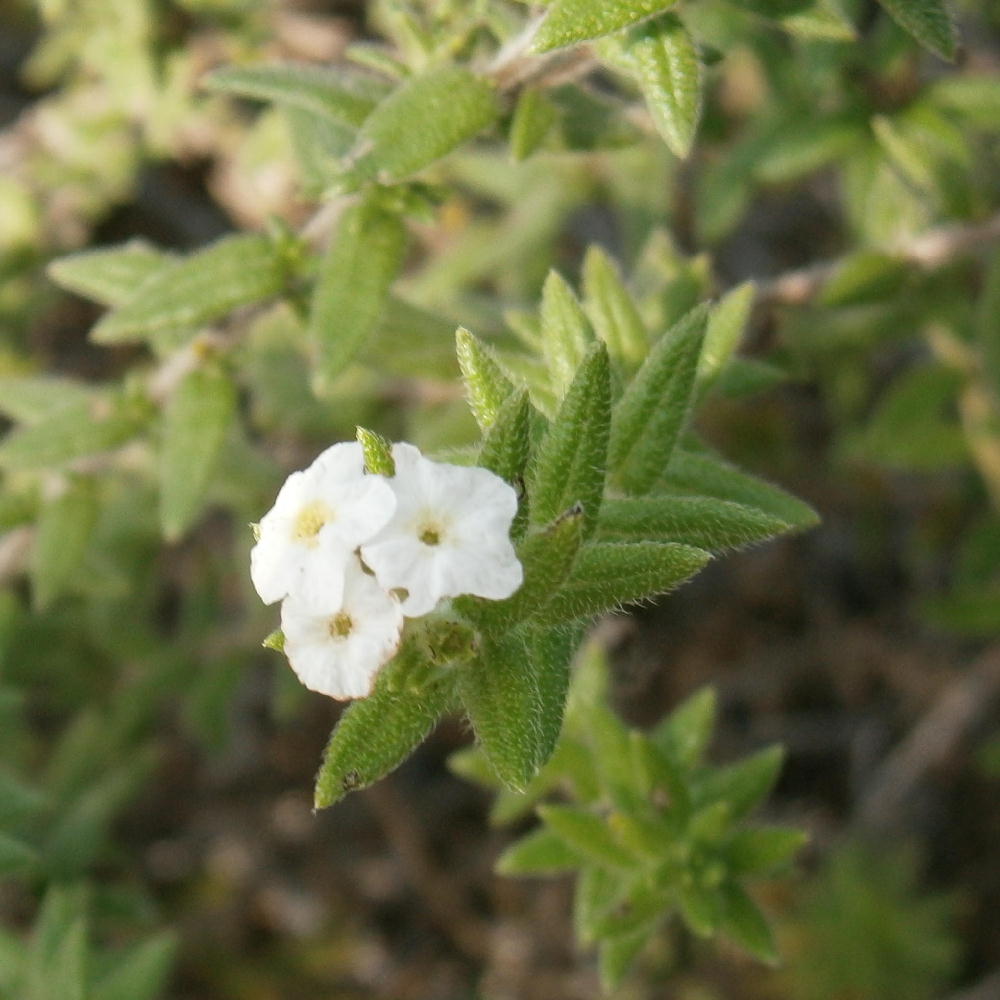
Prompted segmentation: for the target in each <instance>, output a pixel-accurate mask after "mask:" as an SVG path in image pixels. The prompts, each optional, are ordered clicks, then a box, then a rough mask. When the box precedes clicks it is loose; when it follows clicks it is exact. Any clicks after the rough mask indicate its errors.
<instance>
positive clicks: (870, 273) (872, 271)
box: [818, 250, 911, 307]
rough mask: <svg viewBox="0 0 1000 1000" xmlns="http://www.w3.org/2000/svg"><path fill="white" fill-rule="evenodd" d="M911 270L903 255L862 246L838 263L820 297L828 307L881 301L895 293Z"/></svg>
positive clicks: (821, 303) (821, 301) (821, 302)
mask: <svg viewBox="0 0 1000 1000" xmlns="http://www.w3.org/2000/svg"><path fill="white" fill-rule="evenodd" d="M910 273H911V268H910V265H909V264H908V263H907V262H906V261H904V260H902V259H900V258H899V257H896V256H893V255H891V254H885V253H879V252H877V251H874V250H860V251H858V252H857V253H853V254H851V255H849V256H848V257H847V258H846V259H845V260H843V261H842V263H841V264H839V265H838V267H837V269H836V270H835V271H834V273H833V275H832V276H831V277H830V279H829V280H828V281H827V282H826V284H825V285H824V286H823V288H822V290H821V292H820V295H819V300H818V301H819V304H820V305H822V306H827V307H840V306H847V305H859V304H862V303H867V302H878V301H880V300H883V299H887V298H889V297H890V296H892V295H895V294H896V293H897V292H898V291H899V289H900V288H901V287H902V286H903V284H904V283H905V282H906V279H907V278H908V277H909V275H910Z"/></svg>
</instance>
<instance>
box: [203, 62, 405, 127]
mask: <svg viewBox="0 0 1000 1000" xmlns="http://www.w3.org/2000/svg"><path fill="white" fill-rule="evenodd" d="M204 85H205V86H206V87H208V89H209V90H219V91H224V92H226V93H229V94H236V95H237V96H239V97H250V98H253V99H254V100H258V101H270V102H273V103H275V104H284V105H288V106H290V107H295V108H301V109H303V110H305V111H312V112H314V113H317V114H322V115H326V116H329V117H331V118H334V119H337V120H338V121H342V122H344V123H345V124H347V125H354V126H357V125H360V124H361V123H362V122H363V121H364V120H365V118H367V117H368V115H369V114H370V113H371V111H372V109H373V108H374V107H375V105H376V104H377V103H378V102H379V101H380V100H381V99H382V98H383V97H384V96H385V95H386V93H387V91H388V89H389V88H388V85H387V84H386V83H384V82H383V81H382V80H381V79H380V78H379V77H377V76H375V75H374V74H372V73H366V72H363V71H361V70H357V69H354V68H352V67H350V66H337V67H326V66H317V65H315V64H313V63H268V64H262V65H259V66H225V67H223V68H222V69H218V70H216V71H215V72H214V73H211V74H210V75H209V76H208V77H207V78H206V79H205V80H204Z"/></svg>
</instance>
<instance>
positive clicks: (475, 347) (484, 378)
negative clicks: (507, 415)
mask: <svg viewBox="0 0 1000 1000" xmlns="http://www.w3.org/2000/svg"><path fill="white" fill-rule="evenodd" d="M455 349H456V353H457V355H458V364H459V367H460V368H461V369H462V380H463V381H464V382H465V391H466V394H467V397H468V401H469V409H471V410H472V415H473V416H474V417H475V418H476V423H478V424H479V427H480V430H483V431H486V430H489V428H490V427H491V426H492V425H493V422H494V421H495V420H496V418H497V414H498V413H499V411H500V407H501V406H502V405H503V403H504V401H505V400H506V399H507V397H508V396H509V395H510V394H511V393H512V392H513V391H514V383H513V382H511V380H510V379H509V378H507V376H506V375H505V374H504V373H503V369H502V368H501V366H500V364H499V362H498V361H497V360H496V356H495V355H494V353H493V352H492V351H491V350H490V348H489V347H487V346H486V344H484V343H483V342H482V341H481V340H479V338H478V337H475V336H474V335H473V334H471V333H469V331H468V330H466V329H465V327H463V326H460V327H459V328H458V330H457V331H456V332H455Z"/></svg>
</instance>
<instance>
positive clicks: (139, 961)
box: [90, 931, 177, 1000]
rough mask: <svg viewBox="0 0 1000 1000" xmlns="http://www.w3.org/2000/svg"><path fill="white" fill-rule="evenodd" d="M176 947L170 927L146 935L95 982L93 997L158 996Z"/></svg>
mask: <svg viewBox="0 0 1000 1000" xmlns="http://www.w3.org/2000/svg"><path fill="white" fill-rule="evenodd" d="M176 951H177V937H176V935H174V934H173V933H171V932H169V931H165V932H163V933H160V934H157V935H155V936H154V937H151V938H147V939H146V940H145V941H142V942H140V943H139V944H138V945H136V946H135V947H133V948H130V949H129V950H128V951H127V952H126V953H125V955H124V956H123V957H121V958H118V959H116V961H115V964H114V966H113V967H112V968H111V970H110V971H109V972H107V973H105V974H104V975H103V976H102V977H101V978H100V979H99V980H98V981H97V984H96V985H95V986H94V988H93V991H92V993H91V997H90V1000H156V998H157V997H158V996H160V993H161V991H162V990H163V988H164V986H165V985H166V981H167V977H168V976H169V975H170V969H171V966H172V965H173V962H174V954H175V952H176Z"/></svg>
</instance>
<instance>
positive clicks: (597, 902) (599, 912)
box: [573, 864, 628, 944]
mask: <svg viewBox="0 0 1000 1000" xmlns="http://www.w3.org/2000/svg"><path fill="white" fill-rule="evenodd" d="M627 889H628V886H627V883H626V882H625V881H624V880H623V879H622V877H621V874H620V872H618V871H616V870H614V869H608V868H605V867H603V866H601V865H597V864H594V865H588V866H587V867H586V868H584V869H583V871H581V872H580V876H579V878H577V880H576V890H575V892H574V894H573V931H574V933H575V935H576V939H577V940H578V941H579V942H580V943H581V944H591V943H592V942H593V941H594V940H595V939H596V937H597V933H596V929H597V925H598V924H599V923H600V921H601V920H602V919H603V917H604V915H605V914H606V913H608V912H609V911H610V910H612V909H613V908H614V907H615V906H617V905H618V904H619V903H620V902H621V901H622V898H623V897H624V895H625V893H626V891H627Z"/></svg>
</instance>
